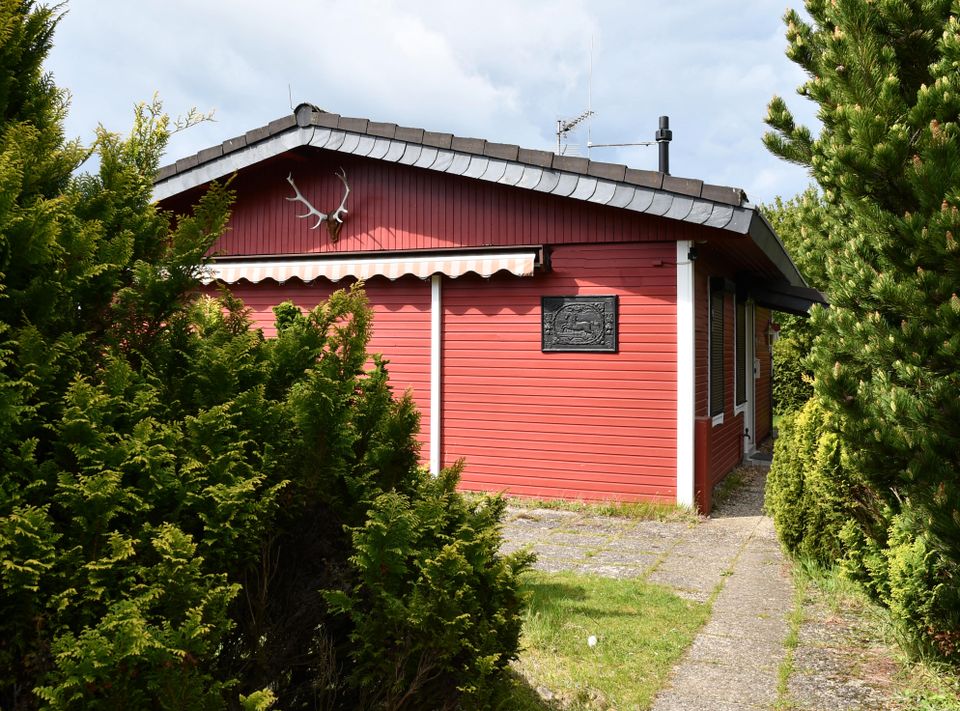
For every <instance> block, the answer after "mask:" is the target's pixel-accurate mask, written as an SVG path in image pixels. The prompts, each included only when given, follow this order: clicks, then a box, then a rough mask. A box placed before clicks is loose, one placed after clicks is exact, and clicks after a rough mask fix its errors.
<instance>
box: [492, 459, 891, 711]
mask: <svg viewBox="0 0 960 711" xmlns="http://www.w3.org/2000/svg"><path fill="white" fill-rule="evenodd" d="M741 471H743V472H744V474H745V483H744V485H743V486H742V487H741V488H740V489H739V490H737V492H736V493H735V494H734V496H732V497H731V499H730V500H728V501H727V502H725V503H724V504H722V505H720V506H718V507H717V510H716V511H715V512H714V514H713V516H711V518H710V519H708V520H705V521H702V522H700V523H690V522H682V521H679V522H657V521H631V520H626V519H618V518H610V517H601V516H589V515H585V514H582V513H575V512H570V511H557V510H552V509H512V510H511V512H510V514H509V516H508V520H507V521H506V525H505V529H504V537H505V540H506V541H507V543H506V549H507V550H513V549H516V548H520V547H525V546H530V547H532V548H533V550H534V551H535V552H536V553H537V556H538V560H537V564H536V567H537V568H538V569H540V570H546V571H558V570H572V571H575V572H581V573H592V574H598V575H605V576H611V577H638V578H643V579H646V580H649V581H650V582H654V583H659V584H662V585H666V586H668V587H670V588H672V589H673V590H674V591H675V592H676V593H677V594H678V595H681V596H683V597H687V598H691V599H695V600H698V601H701V602H706V601H711V600H712V615H711V618H710V620H709V621H708V622H707V624H706V625H705V626H704V627H703V629H702V630H701V631H700V634H699V635H698V636H697V638H696V639H695V640H694V642H693V645H692V646H691V647H690V649H689V650H688V651H687V654H686V655H685V656H684V657H683V659H682V660H681V661H680V663H679V664H678V665H677V666H676V667H675V668H674V670H673V673H672V675H671V678H670V680H669V682H668V684H667V686H666V687H665V688H664V690H663V691H662V692H661V693H660V695H659V696H658V697H657V698H656V700H655V701H654V705H653V707H652V708H653V710H654V711H681V710H682V711H699V710H704V711H707V710H709V711H727V710H728V709H731V710H732V709H738V710H743V709H770V708H772V707H773V705H774V704H775V703H776V702H777V684H778V680H779V670H780V666H781V663H782V661H783V659H784V656H785V654H786V651H785V647H784V640H785V637H786V636H787V633H788V630H789V624H788V621H787V617H788V615H789V614H790V612H791V610H792V609H793V608H794V606H795V604H796V599H795V594H794V588H793V581H792V579H791V575H790V572H789V564H788V563H787V562H786V561H785V560H784V558H783V554H782V553H781V551H780V547H779V545H778V543H777V540H776V536H775V533H774V529H773V523H772V521H771V520H770V519H769V518H767V517H765V516H763V515H762V507H763V487H764V483H765V481H766V470H765V468H763V467H749V468H745V469H743V470H741ZM804 611H805V613H808V617H810V615H811V614H812V611H813V608H812V607H810V605H809V604H808V603H807V602H805V603H804ZM823 621H824V617H823V616H822V615H821V616H820V617H817V616H816V614H813V615H812V618H811V619H807V620H805V622H804V624H803V625H802V626H801V629H800V632H801V634H800V640H801V641H800V646H799V647H798V648H797V651H796V657H795V661H796V662H798V663H797V664H796V665H795V666H796V672H797V673H796V675H795V677H793V678H791V680H790V684H789V687H788V699H789V702H790V703H791V704H792V705H791V708H794V709H872V708H890V706H887V705H884V701H882V700H881V697H880V696H878V695H877V694H876V693H873V692H872V691H871V689H870V688H868V687H867V686H865V685H863V684H862V682H859V681H858V680H856V679H851V678H850V674H851V669H850V668H848V665H847V666H845V665H844V664H832V666H831V663H829V662H830V660H831V659H834V657H835V656H836V654H835V652H836V650H837V649H838V646H837V645H836V644H833V645H832V646H831V644H825V645H821V644H819V643H817V642H816V640H815V639H814V641H813V642H812V643H808V641H807V640H808V638H810V632H811V631H812V630H816V629H818V628H817V625H821V626H822V624H823ZM821 636H822V635H821ZM814 637H816V635H814ZM811 639H812V638H811ZM844 643H846V642H844ZM841 647H842V645H841ZM831 655H833V656H831ZM822 660H826V663H821V661H822ZM818 665H819V668H820V671H819V672H817V669H818ZM860 687H863V688H862V689H861V688H860ZM784 700H787V699H784ZM887 701H889V699H888V700H887Z"/></svg>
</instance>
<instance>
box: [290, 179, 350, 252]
mask: <svg viewBox="0 0 960 711" xmlns="http://www.w3.org/2000/svg"><path fill="white" fill-rule="evenodd" d="M334 175H335V176H337V178H339V179H340V182H341V183H343V187H344V188H345V190H344V193H343V200H341V201H340V207H338V208H337V209H336V210H334V211H333V212H330V213H326V212H320V210H318V209H317V208H315V207H314V206H313V205H311V204H310V201H309V200H307V199H306V198H305V197H304V196H303V194H302V193H301V192H300V190H299V189H298V188H297V184H296V183H295V182H293V173H290V174H288V175H287V182H288V183H290V187H292V188H293V191H294V192H295V193H296V195H294V196H293V197H288V198H284V200H289V201H290V202H302V203H303V204H304V205H305V206H306V208H307V211H306V212H305V213H303V214H302V215H297V217H298V218H300V219H304V218H308V217H316V218H317V221H316V223H314V224H313V226H312V227H311V228H310V229H311V230H315V229H317V228H318V227H319V226H320V223H321V222H326V223H327V231H328V232H329V233H330V241H331V242H336V241H337V240H338V239H340V228H341V227H343V216H344V215H346V214H347V212H348V210H347V196H348V195H350V185H349V183H347V172H346V171H345V170H344V169H343V168H342V167H341V168H340V172H339V173H334Z"/></svg>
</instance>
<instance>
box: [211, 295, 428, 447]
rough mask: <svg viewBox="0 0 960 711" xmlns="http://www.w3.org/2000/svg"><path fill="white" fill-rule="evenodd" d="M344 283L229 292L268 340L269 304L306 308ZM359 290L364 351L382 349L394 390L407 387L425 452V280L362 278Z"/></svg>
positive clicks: (273, 331) (271, 326)
mask: <svg viewBox="0 0 960 711" xmlns="http://www.w3.org/2000/svg"><path fill="white" fill-rule="evenodd" d="M344 285H345V284H344V283H343V282H341V283H339V284H333V283H330V282H326V281H321V280H318V281H317V282H315V283H313V284H304V283H302V282H300V281H299V280H291V281H289V282H287V283H285V284H277V283H276V282H261V283H260V284H250V283H248V282H241V283H240V284H235V285H233V286H232V287H231V291H232V292H233V293H234V294H235V295H236V296H239V297H240V298H241V299H243V301H244V303H245V304H246V305H247V306H248V307H249V308H250V309H251V313H250V317H251V318H252V319H253V323H254V326H255V327H257V328H262V329H263V333H264V335H265V336H267V337H268V338H271V337H273V336H275V335H276V329H275V328H274V316H273V310H272V309H273V307H274V306H276V305H277V304H279V303H281V302H282V301H292V302H293V303H295V304H296V305H297V306H299V307H300V308H301V309H303V310H307V309H312V308H314V307H315V306H316V305H317V304H319V303H320V302H321V301H323V300H325V299H326V298H328V297H329V296H330V294H332V293H333V292H334V291H336V290H337V289H340V288H343V287H344ZM365 289H366V292H367V298H368V299H369V301H370V306H371V307H372V308H373V334H372V336H371V338H370V344H369V346H368V350H369V352H370V353H382V354H383V356H384V357H385V358H386V359H387V360H388V361H389V363H388V364H387V370H388V372H389V373H390V384H391V385H392V386H393V389H394V392H395V393H398V394H399V393H403V392H404V391H406V390H408V389H410V390H412V391H413V399H414V401H415V402H416V403H417V408H418V409H419V410H420V413H421V421H420V434H419V436H418V439H419V441H420V443H421V446H422V447H423V452H424V453H425V452H426V451H427V447H428V446H429V441H430V283H429V282H425V281H422V280H420V279H416V278H414V277H404V278H402V279H398V280H397V281H395V282H391V281H389V280H387V279H381V278H377V279H371V280H369V281H368V282H366V285H365ZM209 291H211V292H212V291H213V290H212V289H210V290H209ZM424 456H425V455H424Z"/></svg>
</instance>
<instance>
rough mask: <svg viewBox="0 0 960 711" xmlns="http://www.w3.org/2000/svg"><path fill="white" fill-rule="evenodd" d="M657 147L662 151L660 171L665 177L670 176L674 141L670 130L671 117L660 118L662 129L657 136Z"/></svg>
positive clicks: (658, 130)
mask: <svg viewBox="0 0 960 711" xmlns="http://www.w3.org/2000/svg"><path fill="white" fill-rule="evenodd" d="M655 138H656V139H657V147H658V148H659V149H660V167H659V170H660V172H661V173H664V174H665V175H669V174H670V141H671V140H673V131H671V130H670V117H669V116H661V117H660V128H658V129H657V133H656V135H655Z"/></svg>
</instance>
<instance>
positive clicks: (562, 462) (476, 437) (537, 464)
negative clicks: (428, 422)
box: [442, 243, 676, 501]
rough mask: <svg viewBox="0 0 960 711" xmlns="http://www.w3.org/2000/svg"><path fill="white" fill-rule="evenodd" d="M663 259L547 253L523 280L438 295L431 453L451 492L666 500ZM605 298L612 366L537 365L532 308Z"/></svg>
mask: <svg viewBox="0 0 960 711" xmlns="http://www.w3.org/2000/svg"><path fill="white" fill-rule="evenodd" d="M675 255H676V248H675V246H674V244H673V243H658V244H652V243H646V244H643V243H639V244H637V243H635V244H624V245H605V246H598V245H581V246H570V247H557V248H556V249H555V250H554V252H553V255H552V267H553V270H552V271H551V272H549V273H546V274H538V275H536V276H534V277H532V278H517V277H512V276H501V275H496V276H494V277H493V278H491V279H489V280H484V279H481V278H479V277H476V276H472V275H471V276H465V277H461V278H460V279H457V280H445V281H444V284H443V306H444V315H443V336H444V343H443V358H444V369H443V382H442V387H443V397H444V403H445V408H444V422H443V440H442V453H443V461H444V463H445V464H451V463H453V462H454V461H455V460H456V459H458V458H460V457H464V458H466V470H465V472H464V479H463V485H464V487H466V488H470V489H484V490H494V491H497V490H507V491H510V492H511V493H514V494H519V495H527V496H540V497H568V498H581V499H610V498H616V499H621V500H637V499H641V498H646V499H661V500H666V501H674V500H675V497H676V325H675V318H676V287H675V274H676V268H675V266H674V265H673V263H672V262H673V260H675V258H676V257H675ZM611 294H616V295H618V296H619V352H618V353H542V352H541V350H540V346H541V342H540V331H541V309H540V298H541V297H542V296H563V295H566V296H572V295H611Z"/></svg>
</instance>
